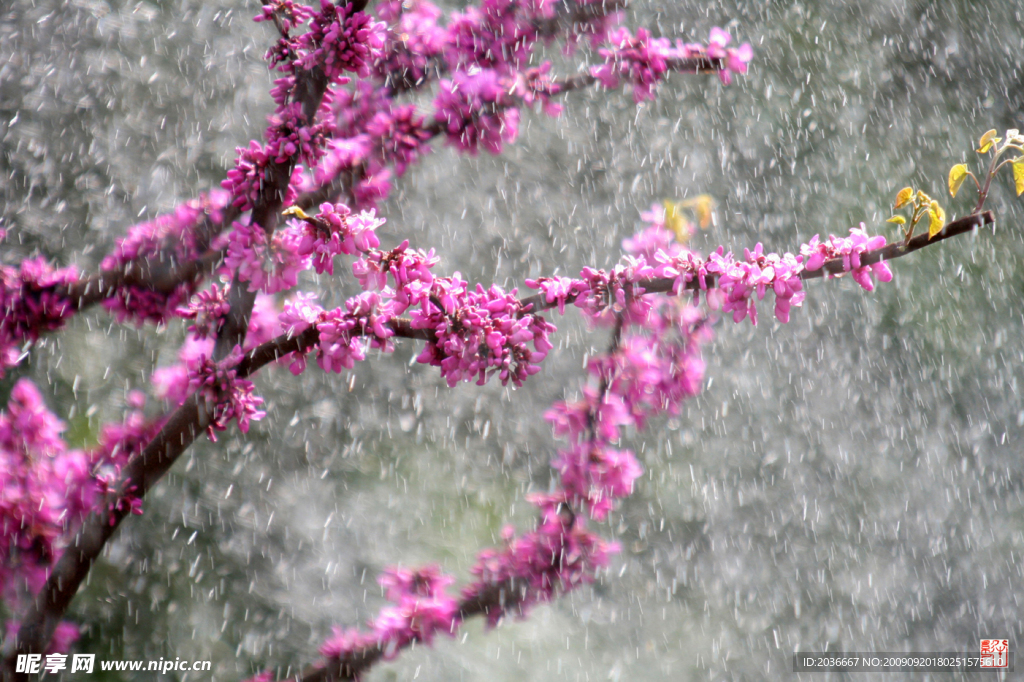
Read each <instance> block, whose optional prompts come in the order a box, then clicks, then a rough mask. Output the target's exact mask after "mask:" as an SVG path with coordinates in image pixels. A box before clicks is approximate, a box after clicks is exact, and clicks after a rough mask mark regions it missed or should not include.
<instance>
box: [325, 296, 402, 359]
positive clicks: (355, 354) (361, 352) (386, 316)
mask: <svg viewBox="0 0 1024 682" xmlns="http://www.w3.org/2000/svg"><path fill="white" fill-rule="evenodd" d="M393 310H394V309H393V306H392V304H391V301H389V300H387V299H385V298H384V297H382V296H381V295H380V294H378V293H377V292H375V291H364V292H363V293H361V294H359V295H358V296H354V297H352V298H350V299H349V300H347V301H346V302H345V309H344V310H342V309H341V308H335V309H334V310H330V311H327V312H325V313H323V314H322V315H321V316H320V318H319V320H318V321H317V325H316V328H317V330H319V332H320V342H319V344H318V346H319V348H320V354H319V355H318V356H317V364H318V365H320V368H321V369H322V370H324V371H325V372H341V370H342V369H352V367H353V366H354V364H355V363H356V362H357V361H360V360H364V359H365V358H366V347H367V343H368V342H369V346H370V347H371V348H379V349H381V350H382V351H383V352H385V353H390V352H391V351H393V350H394V347H393V346H392V345H391V343H390V342H389V341H388V339H389V338H391V337H392V336H394V331H393V330H392V329H391V328H390V327H388V326H387V325H388V322H390V321H391V320H392V319H393V318H394V312H393Z"/></svg>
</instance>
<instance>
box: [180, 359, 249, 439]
mask: <svg viewBox="0 0 1024 682" xmlns="http://www.w3.org/2000/svg"><path fill="white" fill-rule="evenodd" d="M242 355H243V353H242V349H241V348H240V347H239V346H235V348H234V349H233V350H232V351H231V352H230V353H229V354H228V355H227V356H226V357H225V358H224V359H223V360H221V361H219V362H216V361H214V360H212V359H211V358H209V357H208V356H206V355H205V354H203V355H200V356H199V358H198V359H196V360H195V361H194V362H192V363H190V365H189V366H188V390H189V392H195V393H199V394H200V396H201V397H202V399H203V400H205V401H206V403H207V404H208V405H210V406H211V407H212V408H213V415H212V418H211V419H210V426H209V427H208V428H207V433H208V434H209V436H210V440H214V441H215V440H217V438H216V436H215V435H214V431H224V430H225V429H227V425H228V423H229V422H230V421H231V420H232V419H234V420H237V422H238V428H239V429H240V430H241V431H242V433H248V432H249V422H250V421H251V420H255V421H259V420H260V419H262V418H263V417H264V416H266V412H263V411H262V410H260V409H258V405H260V404H261V403H262V402H263V399H262V398H260V397H259V396H257V395H255V394H254V393H253V389H254V388H255V386H254V385H253V383H252V382H251V381H249V380H248V379H242V378H240V377H238V375H237V371H236V369H235V366H236V365H238V362H239V360H241V359H242Z"/></svg>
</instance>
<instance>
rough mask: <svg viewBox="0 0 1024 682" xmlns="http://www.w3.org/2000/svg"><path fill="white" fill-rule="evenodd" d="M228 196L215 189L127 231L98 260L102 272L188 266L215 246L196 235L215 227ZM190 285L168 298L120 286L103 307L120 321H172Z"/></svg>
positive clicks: (144, 289) (148, 289)
mask: <svg viewBox="0 0 1024 682" xmlns="http://www.w3.org/2000/svg"><path fill="white" fill-rule="evenodd" d="M230 199H231V196H230V194H228V193H227V192H224V191H222V190H214V191H212V192H210V193H209V194H208V195H204V196H201V197H200V198H199V199H194V200H191V201H186V202H185V203H183V204H181V205H179V206H178V207H177V208H175V209H174V211H173V212H172V213H168V214H165V215H161V216H158V217H156V218H154V219H153V220H149V221H146V222H143V223H138V224H137V225H134V226H132V228H131V229H130V230H129V231H128V235H127V236H126V237H125V238H124V239H122V240H120V242H119V243H118V245H117V247H116V248H115V249H114V251H113V252H112V253H111V254H110V255H108V256H107V257H106V258H104V259H103V262H102V263H101V264H100V267H101V268H102V269H103V270H105V271H120V270H124V269H126V268H130V270H129V272H132V271H134V272H138V271H145V270H149V271H156V270H158V269H159V268H160V267H165V266H164V265H163V264H169V263H188V262H190V261H193V260H195V259H196V258H199V257H200V256H202V255H203V253H202V252H203V251H204V250H206V249H210V248H214V249H216V248H220V244H219V243H216V241H215V243H212V244H211V243H206V241H205V240H204V239H202V238H201V237H200V235H199V233H198V228H199V227H200V226H202V225H203V223H204V222H206V221H209V222H210V223H213V224H216V223H219V222H220V221H221V220H222V219H223V211H224V208H225V207H226V206H227V205H228V203H229V202H230ZM195 286H196V284H195V281H194V280H189V281H186V282H183V283H182V284H180V285H178V286H177V287H175V288H174V289H173V290H172V291H171V292H170V293H166V292H162V291H156V290H154V289H152V288H151V287H147V286H145V285H144V284H132V285H128V286H123V287H119V288H118V290H117V292H116V293H115V295H114V296H113V297H112V298H109V299H107V300H105V301H104V302H103V307H105V308H106V309H107V310H109V311H111V312H113V313H114V314H115V315H116V316H117V319H118V321H119V322H123V321H125V320H127V319H131V320H133V321H134V322H136V323H137V324H142V323H143V322H154V323H157V324H160V323H162V322H166V321H167V320H168V319H169V318H171V317H172V316H173V313H174V310H175V309H176V308H177V307H178V306H180V305H182V304H183V303H184V302H185V301H187V300H188V299H189V296H191V295H192V292H193V291H195Z"/></svg>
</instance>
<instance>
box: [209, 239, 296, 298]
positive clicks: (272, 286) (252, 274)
mask: <svg viewBox="0 0 1024 682" xmlns="http://www.w3.org/2000/svg"><path fill="white" fill-rule="evenodd" d="M301 240H302V235H301V234H300V233H299V232H298V231H296V230H277V231H276V232H274V236H273V237H272V238H271V240H270V245H269V246H268V244H267V233H266V232H265V231H264V230H263V228H262V227H261V226H259V225H258V224H256V223H253V222H236V223H235V224H234V230H233V231H232V232H231V235H230V241H229V242H228V253H227V256H226V257H225V258H224V266H225V268H226V269H227V271H228V272H226V273H225V274H227V275H228V276H230V272H232V271H234V272H236V273H237V275H238V279H239V280H241V281H243V282H248V283H249V291H263V292H266V293H270V294H272V293H276V292H278V291H284V290H285V289H291V288H292V287H294V286H295V285H296V284H297V283H298V281H299V273H300V272H302V271H303V270H305V269H307V268H308V267H309V257H308V256H303V255H301V254H300V253H299V247H300V244H301Z"/></svg>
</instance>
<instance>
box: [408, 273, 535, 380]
mask: <svg viewBox="0 0 1024 682" xmlns="http://www.w3.org/2000/svg"><path fill="white" fill-rule="evenodd" d="M424 293H426V295H425V296H423V297H422V298H421V300H420V302H419V307H418V308H416V309H413V310H412V311H411V312H410V319H411V320H412V327H413V329H430V330H431V331H433V332H434V335H435V336H436V339H437V340H436V341H428V342H427V344H426V346H425V347H424V348H423V352H422V353H420V355H419V357H417V358H416V360H417V361H418V362H422V363H425V364H429V365H435V366H437V367H440V368H441V375H442V376H444V377H445V379H446V380H447V381H448V386H455V384H457V383H458V382H460V381H470V380H472V379H474V378H475V379H476V380H477V381H476V383H477V384H478V385H481V386H482V385H483V384H485V383H487V379H488V378H489V377H490V376H491V375H493V374H495V373H497V375H498V378H499V379H500V380H501V383H502V385H505V384H508V382H509V381H511V382H512V383H513V384H514V385H516V386H522V385H523V382H524V381H526V379H527V378H528V377H530V376H532V375H534V374H536V373H537V372H539V371H540V365H539V364H538V363H540V362H541V361H542V360H543V359H544V358H545V357H546V356H547V354H548V351H549V350H550V349H551V348H553V346H552V344H551V341H550V340H549V336H550V334H551V333H552V332H553V331H555V327H554V326H553V325H551V324H550V323H548V321H547V320H545V319H544V318H543V317H541V316H540V315H533V314H530V313H528V312H526V311H525V309H524V308H523V305H522V304H521V303H520V302H519V299H518V298H516V290H515V289H513V290H512V291H509V292H506V291H505V290H503V289H502V288H501V287H499V286H497V285H492V286H491V287H490V288H489V289H485V288H484V287H483V286H482V285H480V284H478V285H477V286H476V289H475V290H473V289H470V288H469V287H468V286H467V285H466V282H465V281H464V280H463V279H462V278H461V277H460V276H459V274H458V273H455V275H454V276H453V277H435V278H434V281H433V283H432V286H431V288H430V290H429V292H424ZM527 344H532V345H533V349H532V350H531V349H530V347H529V346H528V345H527Z"/></svg>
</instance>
